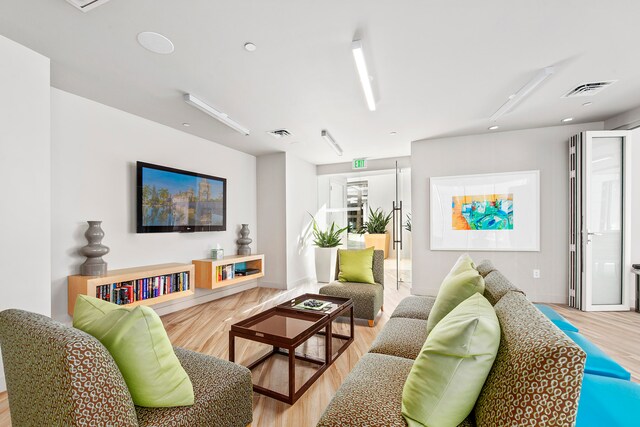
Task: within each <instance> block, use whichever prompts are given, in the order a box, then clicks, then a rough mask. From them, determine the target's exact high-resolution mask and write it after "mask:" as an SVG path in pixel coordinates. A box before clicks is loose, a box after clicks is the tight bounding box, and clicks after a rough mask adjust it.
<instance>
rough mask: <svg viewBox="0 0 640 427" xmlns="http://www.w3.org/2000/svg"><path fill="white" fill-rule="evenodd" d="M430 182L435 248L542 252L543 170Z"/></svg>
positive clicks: (450, 178) (435, 179) (432, 239)
mask: <svg viewBox="0 0 640 427" xmlns="http://www.w3.org/2000/svg"><path fill="white" fill-rule="evenodd" d="M430 184H431V250H443V251H446V250H464V251H539V250H540V171H523V172H507V173H492V174H482V175H463V176H446V177H438V178H431V179H430Z"/></svg>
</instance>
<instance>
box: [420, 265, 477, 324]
mask: <svg viewBox="0 0 640 427" xmlns="http://www.w3.org/2000/svg"><path fill="white" fill-rule="evenodd" d="M454 268H455V267H454ZM457 271H458V272H457V273H456V272H455V271H452V272H451V273H449V274H448V275H447V277H445V278H444V280H443V281H442V285H440V290H439V291H438V295H437V296H436V301H435V302H434V303H433V308H432V309H431V313H429V317H428V318H427V333H429V332H431V331H432V330H433V328H434V327H435V326H436V325H437V324H438V322H439V321H440V320H442V319H443V318H444V316H446V315H447V314H449V312H450V311H451V310H453V309H454V308H456V307H457V305H458V304H460V303H461V302H462V301H464V300H466V299H467V298H469V297H470V296H471V295H473V294H475V293H480V294H482V293H484V279H483V278H482V276H481V275H480V273H478V271H477V270H476V269H474V268H470V269H468V270H465V269H461V270H460V269H458V270H457Z"/></svg>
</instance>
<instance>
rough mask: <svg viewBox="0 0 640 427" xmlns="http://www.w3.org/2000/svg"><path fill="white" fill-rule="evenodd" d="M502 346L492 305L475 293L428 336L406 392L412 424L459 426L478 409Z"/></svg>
mask: <svg viewBox="0 0 640 427" xmlns="http://www.w3.org/2000/svg"><path fill="white" fill-rule="evenodd" d="M499 345H500V323H499V322H498V318H497V316H496V313H495V311H494V310H493V307H492V306H491V304H490V303H489V301H487V300H486V298H484V297H483V296H482V295H480V294H478V293H476V294H475V295H472V296H471V297H469V298H468V299H467V300H465V301H463V302H462V303H460V304H459V305H458V306H457V307H456V308H454V309H453V310H452V311H451V312H450V313H449V314H448V315H447V316H445V318H444V319H442V320H441V321H440V322H439V323H438V324H437V325H436V327H435V328H434V329H433V331H431V333H430V334H429V335H428V336H427V340H426V341H425V343H424V345H423V346H422V350H421V351H420V354H419V355H418V357H417V359H416V361H415V362H414V364H413V366H412V368H411V371H410V372H409V376H408V377H407V381H406V382H405V384H404V389H403V391H402V415H403V416H404V417H405V419H406V420H407V423H408V424H409V427H418V426H428V427H444V426H457V425H458V424H460V423H461V422H462V421H463V420H464V419H465V418H466V417H467V416H468V415H469V414H470V413H471V410H472V409H473V407H474V405H475V403H476V400H477V399H478V396H479V395H480V391H481V390H482V386H483V385H484V382H485V380H486V379H487V376H488V375H489V371H490V370H491V366H492V365H493V361H494V360H495V358H496V354H497V353H498V346H499Z"/></svg>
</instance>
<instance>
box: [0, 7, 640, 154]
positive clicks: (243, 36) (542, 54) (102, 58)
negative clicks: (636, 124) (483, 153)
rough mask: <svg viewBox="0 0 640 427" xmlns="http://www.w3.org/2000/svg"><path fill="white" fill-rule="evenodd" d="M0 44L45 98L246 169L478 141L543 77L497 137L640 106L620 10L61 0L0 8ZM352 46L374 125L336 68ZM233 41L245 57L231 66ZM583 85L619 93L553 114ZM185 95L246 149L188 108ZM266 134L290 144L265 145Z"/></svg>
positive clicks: (349, 80)
mask: <svg viewBox="0 0 640 427" xmlns="http://www.w3.org/2000/svg"><path fill="white" fill-rule="evenodd" d="M141 31H156V32H159V33H161V34H164V35H166V36H167V37H169V38H170V39H171V40H172V41H173V43H174V44H175V48H176V49H175V53H173V54H171V55H156V54H153V53H151V52H148V51H146V50H144V49H143V48H142V47H140V45H138V43H137V41H136V36H137V34H138V33H139V32H141ZM0 34H2V35H4V36H6V37H8V38H10V39H13V40H15V41H17V42H19V43H21V44H23V45H26V46H28V47H30V48H32V49H34V50H36V51H38V52H40V53H42V54H44V55H46V56H48V57H50V58H51V60H52V85H53V86H55V87H58V88H60V89H63V90H66V91H69V92H72V93H76V94H78V95H81V96H84V97H87V98H90V99H93V100H96V101H99V102H102V103H104V104H107V105H110V106H113V107H116V108H119V109H122V110H125V111H128V112H131V113H133V114H136V115H139V116H142V117H145V118H148V119H151V120H154V121H156V122H160V123H163V124H165V125H168V126H171V127H174V128H176V129H180V130H183V131H186V132H189V133H193V134H194V135H198V136H201V137H204V138H207V139H209V140H212V141H216V142H219V143H221V144H224V145H227V146H229V147H232V148H236V149H238V150H242V151H245V152H247V153H251V154H255V155H260V154H263V153H268V152H274V151H284V150H287V151H289V152H292V153H294V154H295V155H298V156H299V157H301V158H303V159H306V160H307V161H310V162H312V163H316V164H324V163H335V162H339V161H345V160H346V161H348V160H349V159H351V158H353V157H371V158H380V157H391V156H404V155H408V154H410V141H412V140H417V139H422V138H430V137H436V136H446V135H460V134H471V133H478V132H487V127H488V126H489V125H490V123H489V120H488V117H489V116H490V115H491V114H492V113H493V112H494V111H495V110H497V109H498V108H499V107H500V106H501V105H502V104H503V103H504V102H505V100H506V98H507V96H508V95H510V94H511V93H513V92H515V91H517V90H518V89H519V88H520V87H521V86H522V85H524V84H525V83H526V82H527V81H529V79H531V78H532V77H533V76H534V75H535V73H536V71H537V70H539V69H541V68H543V67H545V66H548V65H556V66H557V71H556V74H555V75H554V76H552V77H551V78H550V79H549V80H547V81H546V82H545V83H544V84H543V85H542V86H541V87H540V88H539V90H537V91H536V92H535V93H534V94H533V95H532V96H531V97H529V98H528V99H526V100H525V101H524V102H523V103H522V104H521V105H519V106H518V107H517V108H516V109H515V110H514V111H512V112H511V113H509V114H507V115H505V116H504V117H503V118H502V119H501V120H500V121H499V122H498V124H499V125H500V127H501V128H500V130H512V129H521V128H530V127H539V126H553V125H560V120H561V119H562V118H564V117H567V116H573V117H575V118H576V119H575V121H574V123H575V122H588V121H594V120H603V119H605V118H608V117H611V116H613V115H615V114H618V113H620V112H623V111H626V110H629V109H631V108H633V107H636V106H637V105H639V104H640V55H638V54H637V43H638V40H640V2H637V1H634V0H628V1H619V0H615V1H611V0H609V1H602V0H564V1H558V0H537V1H526V2H525V1H514V0H493V1H484V2H479V1H477V0H457V1H426V0H402V1H398V0H375V1H371V0H349V1H345V0H324V1H317V0H272V1H265V0H236V1H219V0H218V1H213V0H188V1H185V0H183V1H177V0H173V1H171V0H134V1H132V0H111V1H109V2H108V3H106V4H105V5H103V6H100V7H98V8H97V9H95V10H92V11H90V12H88V13H86V14H84V13H82V12H80V11H78V10H76V9H75V8H74V7H72V6H71V5H69V4H68V3H67V2H65V1H64V0H2V1H0ZM356 35H357V36H358V37H361V38H362V39H363V42H364V44H365V51H366V55H367V60H368V63H369V68H370V72H371V74H372V75H373V77H374V80H373V85H374V91H375V93H376V98H377V101H378V109H377V111H375V112H370V111H369V110H368V109H367V107H366V103H365V100H364V97H363V94H362V90H361V87H360V84H359V81H358V77H357V74H356V71H355V66H354V62H353V57H352V56H351V50H350V42H351V40H352V39H354V37H355V36H356ZM247 41H251V42H253V43H255V44H256V45H257V46H258V50H257V51H256V52H253V53H249V52H246V51H245V50H244V49H243V45H244V43H245V42H247ZM599 80H619V82H618V83H616V84H614V85H613V86H611V87H610V88H608V89H606V90H605V91H603V92H602V93H600V94H598V95H596V96H595V97H593V98H592V99H586V98H576V99H563V98H561V96H562V95H563V94H564V93H566V92H567V91H568V90H569V89H571V88H573V87H574V86H576V85H578V84H580V83H584V82H588V81H599ZM185 92H190V93H193V94H195V95H197V96H198V97H200V98H202V99H203V100H205V101H207V102H208V103H209V104H211V105H213V106H215V107H216V108H218V109H220V110H221V111H224V112H226V113H227V114H229V115H230V116H231V117H232V118H233V119H235V120H236V121H238V122H239V123H241V124H242V125H244V126H246V127H248V128H249V129H251V135H250V136H246V137H245V136H243V135H240V134H238V133H236V132H234V131H233V130H231V129H229V128H227V127H226V126H224V125H222V124H221V123H219V122H218V121H216V120H214V119H213V118H210V117H208V116H206V115H204V114H203V113H201V112H199V111H198V110H196V109H194V108H193V107H190V106H188V105H187V104H185V103H184V101H183V100H182V94H183V93H185ZM587 100H590V101H593V105H592V106H590V107H583V106H582V104H583V103H584V102H586V101H587ZM183 122H189V123H191V127H189V128H185V127H183V126H182V123H183ZM281 127H286V128H287V129H289V130H290V131H291V132H292V133H293V136H291V137H289V140H290V141H293V142H295V144H291V145H290V144H288V143H286V142H284V140H282V139H281V140H275V139H273V138H271V137H270V136H268V135H267V134H266V131H268V130H272V129H276V128H281ZM322 129H328V130H329V131H330V132H331V134H332V135H333V136H334V137H335V139H336V140H337V141H338V143H339V144H340V145H341V146H342V147H343V149H344V156H343V157H341V158H340V157H338V156H336V155H335V153H334V152H333V150H332V149H331V148H330V147H329V146H328V144H327V143H326V142H325V141H324V140H323V139H322V138H321V137H320V131H321V130H322ZM391 131H397V132H398V134H397V135H395V136H392V135H390V132H391ZM194 154H195V153H194Z"/></svg>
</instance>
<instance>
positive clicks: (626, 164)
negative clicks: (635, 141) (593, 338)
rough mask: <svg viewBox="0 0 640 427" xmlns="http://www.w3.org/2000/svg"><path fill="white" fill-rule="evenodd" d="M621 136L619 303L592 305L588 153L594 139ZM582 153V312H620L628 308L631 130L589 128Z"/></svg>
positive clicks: (589, 161)
mask: <svg viewBox="0 0 640 427" xmlns="http://www.w3.org/2000/svg"><path fill="white" fill-rule="evenodd" d="M611 137H613V138H622V168H623V169H622V174H621V176H622V193H621V196H622V233H621V237H622V264H623V265H622V272H621V273H622V278H621V279H622V304H611V305H602V304H595V305H594V304H593V283H592V274H590V270H591V269H590V266H591V262H592V257H593V254H592V249H591V248H592V247H591V246H590V245H589V243H588V241H589V235H588V232H589V230H588V229H587V226H588V223H589V221H588V219H587V215H589V203H590V198H591V191H590V190H591V164H592V163H591V153H592V147H593V139H594V138H611ZM584 147H585V150H584V152H585V155H584V156H583V157H582V171H583V176H584V180H585V187H584V188H585V191H584V192H583V194H582V230H581V233H582V236H581V237H582V238H581V241H582V249H583V251H584V254H585V258H584V259H585V266H584V268H583V269H582V283H583V284H584V285H585V286H584V288H583V292H582V307H583V310H585V311H624V310H629V291H628V290H629V286H630V283H629V271H630V269H631V239H630V231H631V170H632V169H631V132H630V131H625V130H615V131H589V132H584Z"/></svg>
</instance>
